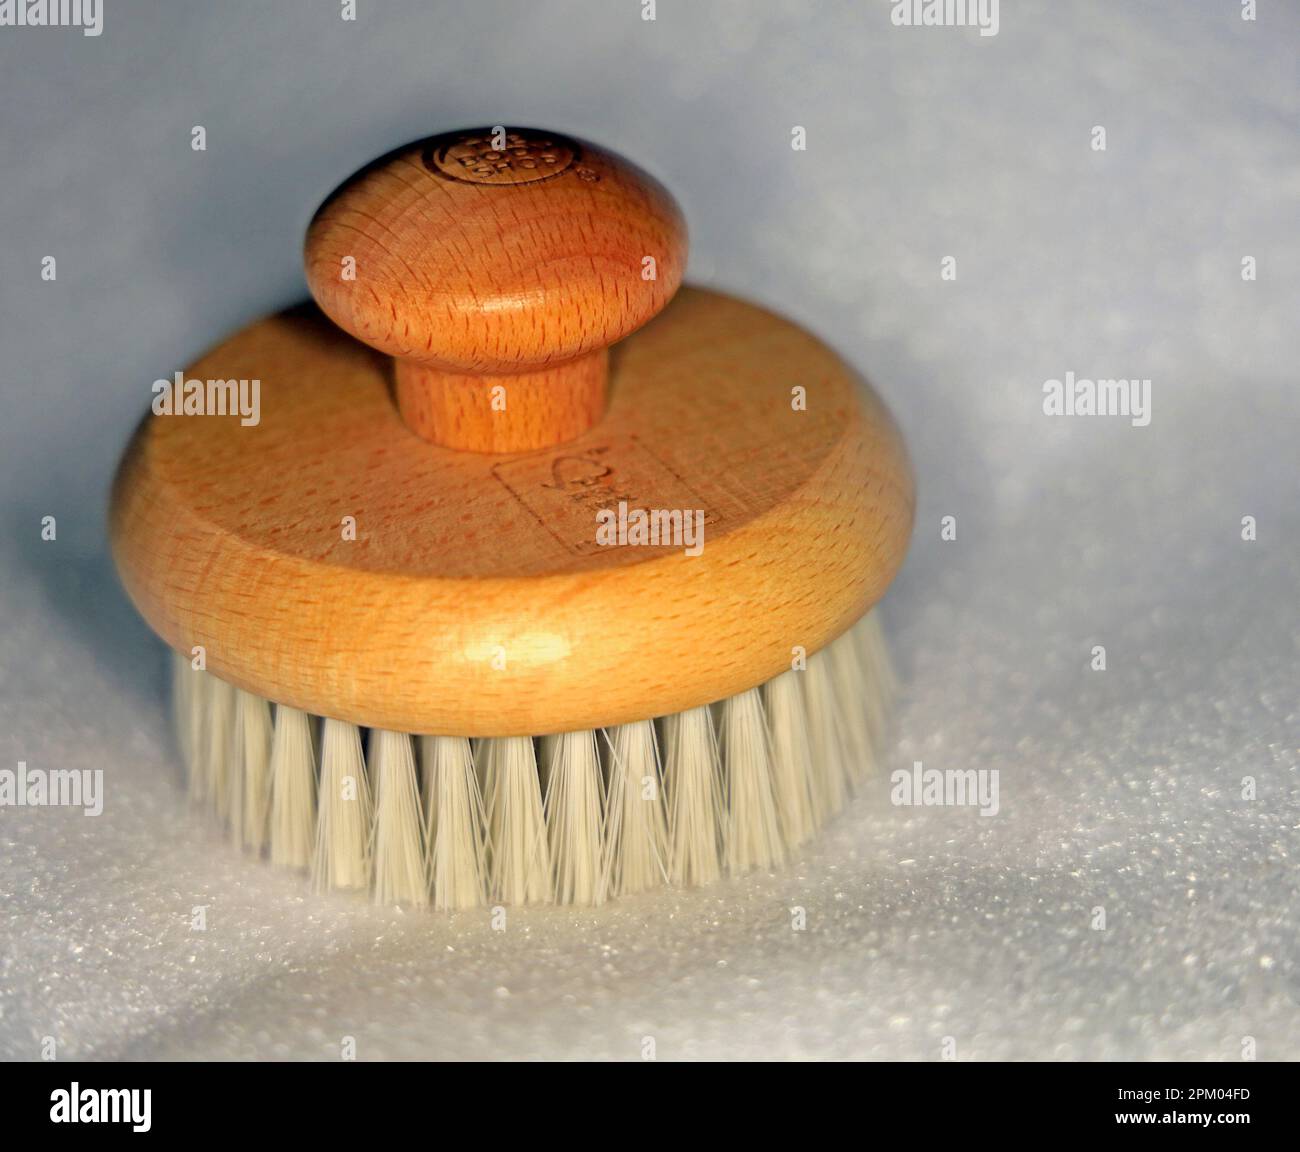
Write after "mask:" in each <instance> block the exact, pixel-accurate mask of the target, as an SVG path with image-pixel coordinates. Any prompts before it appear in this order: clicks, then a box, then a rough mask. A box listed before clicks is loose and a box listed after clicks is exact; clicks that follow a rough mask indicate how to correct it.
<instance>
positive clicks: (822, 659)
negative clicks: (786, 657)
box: [803, 651, 849, 824]
mask: <svg viewBox="0 0 1300 1152" xmlns="http://www.w3.org/2000/svg"><path fill="white" fill-rule="evenodd" d="M803 677H804V699H805V701H806V702H807V705H808V740H809V744H810V745H811V747H812V767H813V770H812V778H811V781H810V783H811V785H812V796H813V813H814V815H815V817H816V819H817V823H818V824H824V823H825V822H826V821H827V820H829V819H830V818H831V817H832V816H834V815H835V814H836V813H837V812H839V810H840V809H841V808H843V807H844V802H845V800H846V799H847V798H848V788H849V786H848V778H847V775H846V773H847V771H848V769H847V767H846V766H845V763H844V759H845V750H844V737H843V734H842V732H841V724H840V717H839V701H838V699H837V696H836V692H835V681H834V676H833V673H832V670H831V662H830V657H829V656H827V654H826V652H825V651H821V652H815V653H813V655H811V656H809V657H808V667H807V669H806V670H805V671H804V673H803Z"/></svg>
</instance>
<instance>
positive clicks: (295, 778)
mask: <svg viewBox="0 0 1300 1152" xmlns="http://www.w3.org/2000/svg"><path fill="white" fill-rule="evenodd" d="M315 836H316V751H315V747H314V744H313V740H312V731H311V721H310V719H309V718H308V716H307V713H305V712H300V711H299V710H298V709H297V708H290V707H288V706H287V705H284V704H281V705H279V706H278V707H277V708H276V710H275V734H274V736H273V737H272V740H271V863H273V864H275V865H276V866H277V867H279V868H297V869H306V868H309V867H310V866H311V862H312V852H313V848H314V842H315Z"/></svg>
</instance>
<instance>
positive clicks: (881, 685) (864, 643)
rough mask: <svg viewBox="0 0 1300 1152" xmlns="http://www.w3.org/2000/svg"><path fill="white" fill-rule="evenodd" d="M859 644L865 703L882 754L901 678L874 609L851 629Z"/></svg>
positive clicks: (873, 741) (874, 737)
mask: <svg viewBox="0 0 1300 1152" xmlns="http://www.w3.org/2000/svg"><path fill="white" fill-rule="evenodd" d="M851 631H852V634H853V637H854V639H855V640H856V642H857V645H858V658H859V660H860V661H861V664H862V671H863V676H864V677H865V680H866V695H865V700H864V704H865V705H866V710H867V721H868V724H869V726H870V729H871V739H872V746H873V748H874V749H875V752H876V756H877V757H879V756H881V755H882V754H883V751H884V744H883V741H884V739H885V734H886V732H887V731H888V728H889V712H890V708H891V706H892V704H893V700H894V695H895V693H896V692H897V690H898V679H897V677H896V676H895V675H894V669H893V665H892V664H891V663H890V660H889V649H888V648H887V647H886V646H885V638H884V636H883V635H882V633H881V631H880V621H879V620H878V619H877V614H876V613H875V612H868V613H867V614H866V615H865V616H864V617H863V618H862V619H861V620H859V621H858V622H857V624H856V625H855V626H854V627H853V629H852V630H851Z"/></svg>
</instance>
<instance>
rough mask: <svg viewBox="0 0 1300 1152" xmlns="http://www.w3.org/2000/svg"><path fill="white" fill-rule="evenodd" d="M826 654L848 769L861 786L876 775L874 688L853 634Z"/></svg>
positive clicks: (837, 643)
mask: <svg viewBox="0 0 1300 1152" xmlns="http://www.w3.org/2000/svg"><path fill="white" fill-rule="evenodd" d="M826 652H827V654H828V655H829V656H830V660H831V668H832V672H833V674H832V680H833V682H834V684H835V693H836V701H837V703H838V707H839V716H840V725H841V727H840V731H841V732H842V733H843V737H844V752H845V755H846V758H847V763H846V766H847V768H848V772H849V778H850V780H852V781H853V783H854V785H855V786H857V785H860V784H861V783H862V781H863V780H865V779H867V778H868V777H869V776H871V775H873V773H874V769H875V762H876V754H875V750H874V749H873V748H872V746H871V728H870V725H869V723H868V720H867V716H868V712H867V709H868V705H867V697H868V696H869V695H870V694H871V693H870V688H869V686H868V684H867V678H866V674H865V673H864V672H863V670H862V662H861V659H860V653H859V650H858V640H857V637H856V636H854V635H853V633H852V632H845V633H844V634H843V635H842V636H840V637H839V638H838V639H837V640H835V641H834V642H833V643H832V644H831V645H830V647H829V648H827V649H826Z"/></svg>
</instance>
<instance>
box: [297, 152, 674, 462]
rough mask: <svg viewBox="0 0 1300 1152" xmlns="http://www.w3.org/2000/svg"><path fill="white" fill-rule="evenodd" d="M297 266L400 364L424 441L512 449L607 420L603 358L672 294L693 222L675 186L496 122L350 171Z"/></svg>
mask: <svg viewBox="0 0 1300 1152" xmlns="http://www.w3.org/2000/svg"><path fill="white" fill-rule="evenodd" d="M305 260H306V268H307V283H308V285H309V286H310V288H311V292H312V295H313V296H315V298H316V301H317V303H319V304H320V306H321V308H322V309H324V311H325V312H326V314H327V315H328V316H329V317H330V318H331V319H332V320H333V321H334V322H335V323H336V324H338V325H339V326H340V327H342V328H343V329H345V330H346V331H347V332H349V333H351V334H352V335H353V336H355V337H357V338H358V339H360V340H363V341H365V342H366V343H367V344H370V345H372V346H373V347H375V348H377V349H379V350H381V351H383V352H386V353H388V354H389V355H391V356H394V357H395V358H396V366H395V380H396V395H397V402H398V405H399V407H400V409H401V413H402V417H403V419H404V420H405V421H406V423H407V424H408V425H409V426H410V427H411V428H412V429H413V430H414V431H415V432H417V433H419V434H420V435H421V436H423V437H424V438H425V439H427V440H432V441H433V442H435V443H438V444H442V445H444V446H446V447H450V448H459V449H466V450H471V451H479V452H519V451H527V450H530V449H535V448H542V447H546V446H548V445H552V444H558V443H562V442H564V441H566V440H570V439H572V438H573V437H575V436H578V435H580V434H581V433H582V432H584V431H586V429H587V428H589V427H590V426H591V425H592V424H593V423H594V422H595V421H596V420H598V419H599V418H600V416H601V413H602V412H603V410H604V403H605V381H606V364H607V353H606V349H607V347H608V346H609V345H610V344H612V343H614V342H615V341H617V340H621V339H622V338H623V337H624V336H626V335H628V334H629V333H630V332H633V331H634V330H635V329H637V328H639V327H640V326H641V325H642V324H644V323H645V322H646V321H647V320H649V319H650V318H651V317H652V316H654V315H655V314H656V313H657V312H658V311H659V310H660V309H662V308H663V306H664V305H665V304H667V303H668V301H669V300H670V299H671V297H672V295H673V293H674V292H675V291H676V290H677V286H678V284H679V283H680V282H681V277H682V269H683V266H684V265H685V262H686V228H685V225H684V223H683V221H682V216H681V212H680V211H679V209H678V207H677V205H676V203H675V202H674V201H673V198H672V197H671V196H670V195H669V194H668V192H667V191H666V190H665V189H664V188H663V187H662V186H661V185H659V184H658V183H657V182H656V181H655V180H654V179H653V178H651V177H650V176H648V175H646V173H644V172H642V171H641V170H640V169H638V168H636V167H635V166H633V165H632V164H630V163H628V162H627V161H626V160H623V159H621V158H620V157H618V156H614V155H612V154H611V153H609V152H606V151H604V150H603V149H600V148H597V147H594V146H593V145H590V144H586V143H582V142H579V141H576V140H570V139H567V138H565V137H563V136H559V135H556V134H554V133H550V132H542V131H536V130H533V129H510V130H508V131H507V130H506V129H504V128H495V129H493V128H488V129H484V130H479V131H470V132H454V133H450V134H448V135H445V136H438V137H435V138H433V139H430V140H424V141H420V142H419V143H417V144H412V145H409V146H407V147H406V148H402V149H399V150H398V151H397V152H394V153H391V154H390V155H388V156H386V157H384V158H383V159H381V160H379V161H376V162H375V163H374V164H371V165H370V166H369V167H367V168H365V169H363V170H362V171H361V172H359V173H357V174H356V175H355V176H354V177H352V179H351V180H349V181H348V182H347V183H345V184H344V185H343V186H342V187H341V188H339V189H338V190H337V191H335V192H334V194H333V195H332V196H331V197H330V198H329V199H328V200H327V201H326V202H325V203H324V204H323V205H322V206H321V208H320V209H319V211H317V213H316V216H315V218H314V219H313V220H312V222H311V226H310V227H309V228H308V231H307V243H306V250H305Z"/></svg>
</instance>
